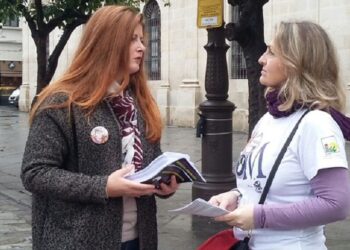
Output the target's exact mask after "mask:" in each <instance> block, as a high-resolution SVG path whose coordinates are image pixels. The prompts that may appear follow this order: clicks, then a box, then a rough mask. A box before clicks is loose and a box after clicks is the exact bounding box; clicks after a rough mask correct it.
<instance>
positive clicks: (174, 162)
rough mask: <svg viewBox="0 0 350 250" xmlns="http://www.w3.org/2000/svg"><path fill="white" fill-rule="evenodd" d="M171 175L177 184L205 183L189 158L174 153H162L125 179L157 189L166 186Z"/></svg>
mask: <svg viewBox="0 0 350 250" xmlns="http://www.w3.org/2000/svg"><path fill="white" fill-rule="evenodd" d="M172 175H174V176H175V177H176V181H177V183H183V182H193V181H199V182H205V179H204V178H203V176H202V175H201V174H200V172H199V171H198V170H197V168H196V167H195V166H194V164H193V163H192V162H191V161H190V159H189V156H188V155H186V154H181V153H175V152H164V153H163V154H161V155H160V156H158V157H157V158H156V159H154V160H153V161H152V162H151V163H150V164H149V165H148V166H147V167H145V168H144V169H141V170H140V171H138V172H136V173H134V174H132V175H128V176H126V177H125V178H127V179H129V180H133V181H137V182H141V183H150V184H154V185H156V187H157V188H158V187H159V185H160V183H166V184H168V183H169V182H170V178H171V176H172Z"/></svg>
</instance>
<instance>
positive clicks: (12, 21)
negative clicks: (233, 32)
mask: <svg viewBox="0 0 350 250" xmlns="http://www.w3.org/2000/svg"><path fill="white" fill-rule="evenodd" d="M3 25H4V26H8V27H18V26H19V18H18V17H13V18H7V19H6V21H5V22H4V23H3Z"/></svg>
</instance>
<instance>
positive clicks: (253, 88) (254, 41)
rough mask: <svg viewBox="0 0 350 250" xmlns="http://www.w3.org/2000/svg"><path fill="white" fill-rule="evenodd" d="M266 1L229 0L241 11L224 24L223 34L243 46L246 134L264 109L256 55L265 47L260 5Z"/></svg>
mask: <svg viewBox="0 0 350 250" xmlns="http://www.w3.org/2000/svg"><path fill="white" fill-rule="evenodd" d="M267 2H268V0H246V1H243V0H229V3H230V4H231V5H233V6H236V5H238V8H239V13H240V16H239V20H238V22H237V23H229V24H227V25H226V36H227V39H228V40H230V41H232V40H235V41H237V42H238V44H239V45H240V46H241V47H242V49H243V53H244V58H245V61H246V65H247V77H248V88H249V100H248V103H249V117H248V123H249V136H250V135H251V133H252V130H253V128H254V126H255V125H256V123H257V122H258V120H259V119H260V117H261V116H262V115H263V114H264V113H265V112H266V102H265V98H264V89H265V88H264V86H263V85H261V84H260V82H259V78H260V71H261V66H260V65H259V63H258V59H259V57H260V56H261V55H262V54H263V53H264V51H265V50H266V44H265V42H264V17H263V6H264V4H265V3H267Z"/></svg>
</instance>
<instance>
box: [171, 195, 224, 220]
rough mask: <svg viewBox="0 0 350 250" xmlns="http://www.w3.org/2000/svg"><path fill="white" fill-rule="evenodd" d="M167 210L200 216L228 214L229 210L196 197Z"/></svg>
mask: <svg viewBox="0 0 350 250" xmlns="http://www.w3.org/2000/svg"><path fill="white" fill-rule="evenodd" d="M169 212H173V213H177V214H193V215H200V216H208V217H217V216H221V215H224V214H228V213H229V212H230V211H228V210H225V209H222V208H219V207H216V206H214V205H212V204H210V203H209V202H207V201H205V200H203V199H201V198H198V199H195V200H194V201H192V202H191V203H189V204H187V205H185V206H183V207H180V208H177V209H173V210H169Z"/></svg>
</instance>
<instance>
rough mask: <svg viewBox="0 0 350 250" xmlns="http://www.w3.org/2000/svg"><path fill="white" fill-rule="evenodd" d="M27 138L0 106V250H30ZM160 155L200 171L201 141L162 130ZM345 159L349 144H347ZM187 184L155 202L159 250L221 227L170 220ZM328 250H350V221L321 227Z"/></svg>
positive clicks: (187, 193) (189, 243)
mask: <svg viewBox="0 0 350 250" xmlns="http://www.w3.org/2000/svg"><path fill="white" fill-rule="evenodd" d="M27 133H28V114H27V113H24V112H19V111H18V110H17V109H16V108H15V107H11V106H0V250H1V249H31V226H30V223H31V206H30V200H31V195H30V193H29V192H27V191H25V190H24V188H23V186H22V184H21V181H20V178H19V173H20V165H21V160H22V155H23V150H24V145H25V141H26V137H27ZM246 139H247V135H246V134H244V133H234V135H233V159H237V157H238V154H239V150H240V149H241V148H242V147H243V146H244V144H245V141H246ZM162 149H163V151H175V152H182V153H187V154H189V155H190V157H191V160H192V161H193V162H194V163H195V164H196V166H197V167H198V168H199V169H200V166H201V139H200V138H196V137H195V129H193V128H177V127H167V128H165V130H164V134H163V138H162ZM347 155H348V159H350V145H349V144H347ZM191 196H192V186H191V184H188V183H186V184H182V185H181V186H180V188H179V190H178V191H177V192H176V194H175V195H174V196H173V197H171V198H169V199H167V200H161V199H158V228H159V249H160V250H175V249H181V250H193V249H196V247H197V246H198V245H199V244H200V243H201V242H203V241H204V240H205V239H206V238H208V237H209V236H210V235H212V234H214V233H215V232H217V231H218V230H220V229H224V228H227V226H226V225H224V224H221V223H217V222H214V221H212V220H211V219H208V218H200V217H192V216H189V215H173V214H171V213H169V212H168V210H170V209H174V208H178V207H180V206H182V205H184V204H187V203H188V202H190V201H191ZM326 237H327V246H328V249H329V250H349V249H350V219H348V220H345V221H341V222H337V223H332V224H330V225H327V226H326Z"/></svg>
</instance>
